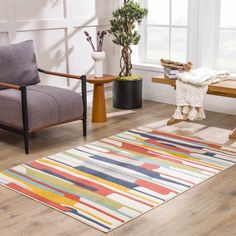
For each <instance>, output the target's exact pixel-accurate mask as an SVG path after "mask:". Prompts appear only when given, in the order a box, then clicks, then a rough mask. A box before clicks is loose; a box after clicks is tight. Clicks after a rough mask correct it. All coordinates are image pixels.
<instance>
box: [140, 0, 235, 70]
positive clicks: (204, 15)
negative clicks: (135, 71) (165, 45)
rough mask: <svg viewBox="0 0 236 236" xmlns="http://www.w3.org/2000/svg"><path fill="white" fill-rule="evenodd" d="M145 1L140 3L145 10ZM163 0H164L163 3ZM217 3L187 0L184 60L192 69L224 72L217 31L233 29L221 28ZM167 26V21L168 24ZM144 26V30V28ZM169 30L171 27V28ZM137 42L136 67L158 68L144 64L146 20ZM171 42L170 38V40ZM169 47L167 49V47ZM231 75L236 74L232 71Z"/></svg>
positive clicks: (150, 62)
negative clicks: (190, 63)
mask: <svg viewBox="0 0 236 236" xmlns="http://www.w3.org/2000/svg"><path fill="white" fill-rule="evenodd" d="M147 1H148V0H141V3H142V4H143V6H144V7H147V4H145V2H146V3H147ZM163 1H165V0H163ZM220 16H221V0H207V1H206V0H188V26H187V45H186V50H187V57H186V58H187V61H191V62H192V63H193V65H194V67H208V68H212V69H224V68H221V67H220V65H218V60H219V45H220V38H219V36H220V30H225V29H226V30H236V27H235V28H234V27H221V26H220ZM170 23H171V22H170ZM145 26H146V27H145ZM172 28H175V26H174V27H172ZM140 34H141V36H142V37H141V41H140V44H139V49H138V51H139V53H138V63H136V64H138V65H140V64H142V65H145V64H147V65H150V64H153V65H155V66H157V67H159V65H160V64H159V63H158V61H157V60H156V61H148V60H147V58H145V54H146V55H147V50H148V48H147V19H145V20H144V21H143V24H142V25H141V27H140ZM169 40H171V37H170V39H169ZM169 47H170V46H169ZM232 72H236V69H235V71H232Z"/></svg>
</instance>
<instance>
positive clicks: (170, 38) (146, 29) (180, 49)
mask: <svg viewBox="0 0 236 236" xmlns="http://www.w3.org/2000/svg"><path fill="white" fill-rule="evenodd" d="M143 4H144V5H145V7H147V8H148V9H149V14H148V18H147V20H146V21H145V23H144V26H143V32H142V35H143V44H144V45H142V46H141V54H140V55H142V56H141V58H140V59H141V60H142V62H146V63H159V61H160V58H170V59H172V60H177V61H186V57H187V32H188V31H187V28H188V0H143Z"/></svg>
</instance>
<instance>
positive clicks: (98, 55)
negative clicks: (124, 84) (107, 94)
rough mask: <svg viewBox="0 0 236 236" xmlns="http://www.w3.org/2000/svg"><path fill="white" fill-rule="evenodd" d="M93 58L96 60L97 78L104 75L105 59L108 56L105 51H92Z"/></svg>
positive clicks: (95, 71) (95, 70) (95, 72)
mask: <svg viewBox="0 0 236 236" xmlns="http://www.w3.org/2000/svg"><path fill="white" fill-rule="evenodd" d="M92 58H93V60H94V75H95V77H97V78H100V77H103V61H104V59H105V58H106V53H105V52H104V51H101V52H97V51H93V52H92Z"/></svg>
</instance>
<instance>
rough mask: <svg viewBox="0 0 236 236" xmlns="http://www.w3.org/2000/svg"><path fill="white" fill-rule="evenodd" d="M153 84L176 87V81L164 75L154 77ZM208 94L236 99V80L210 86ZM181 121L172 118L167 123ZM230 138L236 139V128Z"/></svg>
mask: <svg viewBox="0 0 236 236" xmlns="http://www.w3.org/2000/svg"><path fill="white" fill-rule="evenodd" d="M152 82H153V83H158V84H166V85H170V86H173V87H174V88H175V87H176V80H173V79H168V78H166V77H165V76H164V75H159V76H154V77H153V78H152ZM207 93H208V94H211V95H216V96H223V97H229V98H236V80H227V81H223V82H219V83H216V84H212V85H209V88H208V92H207ZM181 121H182V120H176V119H174V118H171V119H170V120H169V121H168V122H167V124H168V125H173V124H176V123H179V122H181ZM229 138H231V139H235V138H236V128H235V129H234V130H233V132H232V133H231V134H230V136H229Z"/></svg>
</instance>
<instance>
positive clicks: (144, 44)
mask: <svg viewBox="0 0 236 236" xmlns="http://www.w3.org/2000/svg"><path fill="white" fill-rule="evenodd" d="M164 1H166V0H164ZM169 1H170V4H169V24H148V19H147V18H145V19H144V20H143V24H142V25H141V27H139V33H140V34H141V36H142V37H141V41H140V44H139V58H138V60H139V62H140V63H144V64H160V63H159V61H158V59H157V60H151V59H148V27H159V28H166V29H168V31H169V42H168V49H169V50H168V54H169V58H171V53H172V52H171V46H172V34H173V33H172V32H173V31H172V30H173V29H186V31H187V32H186V33H187V46H186V58H188V50H187V49H188V45H189V42H188V35H189V16H190V14H189V3H190V2H192V0H188V9H187V11H188V12H187V25H175V24H172V0H169ZM195 1H196V0H195ZM140 2H141V4H142V6H144V7H146V8H148V0H140Z"/></svg>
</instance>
